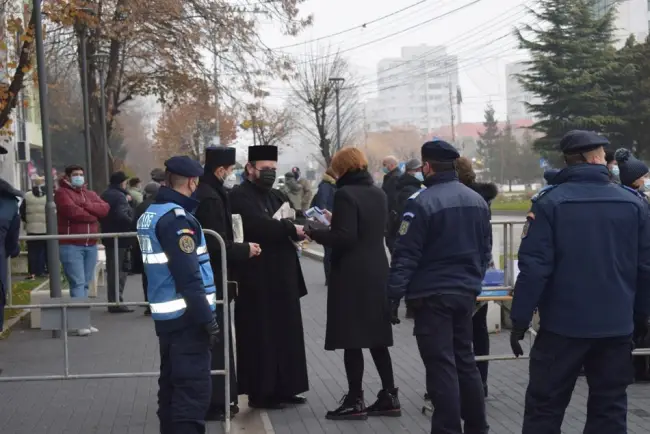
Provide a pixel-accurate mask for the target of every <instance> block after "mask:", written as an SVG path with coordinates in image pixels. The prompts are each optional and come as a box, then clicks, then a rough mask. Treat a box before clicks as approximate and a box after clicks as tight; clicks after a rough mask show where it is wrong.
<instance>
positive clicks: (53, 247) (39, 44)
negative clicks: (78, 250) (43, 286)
mask: <svg viewBox="0 0 650 434" xmlns="http://www.w3.org/2000/svg"><path fill="white" fill-rule="evenodd" d="M32 7H33V8H34V16H35V18H36V19H35V22H34V31H35V32H34V33H35V34H34V39H35V43H36V62H37V70H38V96H39V102H40V104H41V107H40V108H41V131H42V133H43V157H44V159H45V180H46V181H45V187H46V202H45V218H46V228H47V229H46V230H47V234H48V235H56V233H57V227H56V226H57V220H56V205H55V204H54V181H55V180H54V175H53V173H52V143H51V142H50V113H49V112H50V108H49V105H48V98H47V66H46V64H45V50H44V48H43V15H42V11H41V0H33V5H32ZM47 261H48V270H49V272H50V297H52V298H60V297H61V270H60V268H59V241H58V240H56V239H51V240H47ZM63 332H64V333H66V331H65V330H64V331H63ZM59 335H60V332H58V331H54V332H52V336H53V337H59Z"/></svg>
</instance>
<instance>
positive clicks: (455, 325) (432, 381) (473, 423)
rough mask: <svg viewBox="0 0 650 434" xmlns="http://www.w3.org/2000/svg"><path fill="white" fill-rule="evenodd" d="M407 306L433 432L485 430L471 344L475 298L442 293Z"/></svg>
mask: <svg viewBox="0 0 650 434" xmlns="http://www.w3.org/2000/svg"><path fill="white" fill-rule="evenodd" d="M409 304H410V305H411V308H412V309H413V314H414V320H415V327H414V328H413V334H414V335H415V338H416V340H417V343H418V348H419V350H420V356H421V357H422V361H423V362H424V365H425V369H426V382H427V391H428V392H429V396H430V398H431V404H432V405H433V408H434V410H433V415H432V417H431V433H432V434H452V433H453V434H462V433H465V434H486V433H487V432H488V430H489V427H488V424H487V419H486V414H485V396H484V391H483V385H482V381H481V376H480V374H479V372H478V368H477V367H476V361H475V360H474V351H473V348H472V313H473V312H474V307H475V304H476V302H475V297H472V296H470V295H442V294H440V295H434V296H431V297H428V298H425V299H421V300H415V301H413V300H411V301H409ZM461 420H462V421H464V431H463V423H462V422H461Z"/></svg>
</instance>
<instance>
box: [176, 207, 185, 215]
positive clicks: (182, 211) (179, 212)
mask: <svg viewBox="0 0 650 434" xmlns="http://www.w3.org/2000/svg"><path fill="white" fill-rule="evenodd" d="M174 215H175V216H176V217H185V210H184V209H183V208H174Z"/></svg>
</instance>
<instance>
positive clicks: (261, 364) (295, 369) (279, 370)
mask: <svg viewBox="0 0 650 434" xmlns="http://www.w3.org/2000/svg"><path fill="white" fill-rule="evenodd" d="M286 201H288V199H287V198H286V196H284V195H283V194H282V193H280V192H279V191H277V190H271V191H264V190H262V189H260V188H259V187H257V186H256V185H254V184H252V183H251V182H248V181H244V182H243V183H242V184H241V185H240V186H239V187H237V188H235V189H233V190H232V191H231V192H230V203H231V206H232V212H233V214H239V215H241V218H242V223H243V227H244V239H245V240H246V241H249V242H256V243H259V244H260V247H261V248H262V254H261V255H260V256H258V257H255V258H252V259H250V260H249V261H247V262H246V265H245V266H243V267H241V268H239V269H238V270H237V276H238V281H239V293H238V295H237V298H236V299H235V328H236V330H237V375H238V377H239V392H240V393H241V394H248V395H249V396H253V399H265V398H277V397H281V396H284V397H286V396H292V395H296V394H299V393H303V392H305V391H306V390H308V389H309V383H308V380H307V360H306V357H305V341H304V335H303V328H302V314H301V311H300V297H302V296H304V295H306V294H307V287H306V286H305V280H304V278H303V275H302V269H301V268H300V261H299V259H298V255H297V253H296V248H295V246H294V245H293V243H292V242H291V239H293V240H297V239H298V237H297V234H296V229H295V226H294V225H293V223H292V222H290V221H288V220H280V221H278V220H275V219H273V214H275V212H276V211H277V210H278V209H279V208H280V206H282V204H283V203H284V202H286Z"/></svg>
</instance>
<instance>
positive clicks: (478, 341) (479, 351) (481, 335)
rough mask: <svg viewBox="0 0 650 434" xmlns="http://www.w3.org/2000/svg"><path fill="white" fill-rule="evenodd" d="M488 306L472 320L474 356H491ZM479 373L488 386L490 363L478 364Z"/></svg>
mask: <svg viewBox="0 0 650 434" xmlns="http://www.w3.org/2000/svg"><path fill="white" fill-rule="evenodd" d="M487 312H488V305H487V304H486V305H484V306H482V307H481V308H480V309H479V310H477V311H476V313H475V314H474V317H473V318H472V326H473V327H472V328H473V338H474V355H476V356H487V355H489V354H490V334H489V333H488V327H487ZM476 366H477V367H478V371H479V373H480V374H481V381H482V382H483V387H486V386H487V379H488V362H476Z"/></svg>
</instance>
